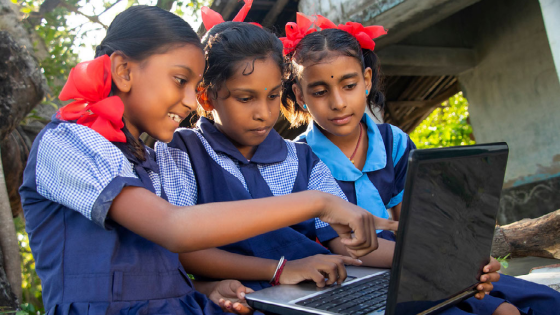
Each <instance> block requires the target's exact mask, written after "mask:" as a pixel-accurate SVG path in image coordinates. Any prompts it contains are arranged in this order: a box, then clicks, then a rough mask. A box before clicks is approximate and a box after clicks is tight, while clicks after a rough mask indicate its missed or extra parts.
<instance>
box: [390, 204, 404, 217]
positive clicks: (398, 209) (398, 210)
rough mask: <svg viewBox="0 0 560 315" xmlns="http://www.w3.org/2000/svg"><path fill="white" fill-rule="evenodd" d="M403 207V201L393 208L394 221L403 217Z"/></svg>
mask: <svg viewBox="0 0 560 315" xmlns="http://www.w3.org/2000/svg"><path fill="white" fill-rule="evenodd" d="M401 208H402V202H401V203H399V204H398V205H396V206H394V207H393V208H391V216H392V217H393V221H399V219H400V218H401Z"/></svg>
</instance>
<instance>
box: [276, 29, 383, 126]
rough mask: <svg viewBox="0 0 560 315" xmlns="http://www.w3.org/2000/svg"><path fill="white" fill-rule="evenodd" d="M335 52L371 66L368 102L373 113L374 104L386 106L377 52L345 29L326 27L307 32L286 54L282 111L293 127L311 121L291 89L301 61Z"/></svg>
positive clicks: (363, 67)
mask: <svg viewBox="0 0 560 315" xmlns="http://www.w3.org/2000/svg"><path fill="white" fill-rule="evenodd" d="M335 54H338V55H341V56H348V57H352V58H355V59H356V60H357V61H358V62H359V63H360V65H361V66H362V69H363V70H365V69H366V68H368V67H369V68H371V70H372V78H371V81H372V82H371V83H372V86H371V91H369V94H368V96H367V105H368V107H369V108H370V109H371V111H372V112H374V113H375V111H374V109H375V108H376V107H378V108H380V109H383V107H384V106H385V96H384V95H383V93H382V91H381V73H380V69H379V62H378V59H377V55H376V54H375V53H374V52H373V51H372V50H370V49H362V48H361V46H360V44H359V43H358V41H357V40H356V38H354V37H353V36H352V35H350V34H349V33H348V32H345V31H342V30H339V29H325V30H322V31H319V32H314V33H311V34H308V35H306V36H305V37H304V38H303V39H302V40H301V41H300V42H299V43H298V44H297V46H296V48H295V50H294V51H293V52H292V53H290V54H289V55H288V56H287V57H286V58H287V59H288V66H287V68H286V73H285V80H284V83H283V85H284V86H283V91H282V113H283V114H284V116H286V118H287V119H288V120H289V121H290V123H291V124H292V127H297V126H301V125H302V124H307V123H308V122H310V121H311V115H310V114H309V113H308V112H306V111H304V110H303V109H301V108H300V107H299V106H298V105H297V100H296V95H295V94H294V92H293V90H292V85H293V84H298V80H299V79H300V78H301V67H300V65H302V64H304V63H306V62H312V63H319V62H321V61H323V60H325V59H326V58H330V57H333V55H335Z"/></svg>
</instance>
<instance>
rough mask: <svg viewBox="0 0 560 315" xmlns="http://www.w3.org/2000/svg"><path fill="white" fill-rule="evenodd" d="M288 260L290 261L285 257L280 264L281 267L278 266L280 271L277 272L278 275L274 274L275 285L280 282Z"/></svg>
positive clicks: (273, 283)
mask: <svg viewBox="0 0 560 315" xmlns="http://www.w3.org/2000/svg"><path fill="white" fill-rule="evenodd" d="M287 261H288V260H287V259H284V261H283V262H282V264H281V265H280V268H278V271H277V272H276V275H275V276H274V282H272V283H271V284H272V285H273V286H275V285H279V284H280V275H282V271H283V270H284V266H286V262H287Z"/></svg>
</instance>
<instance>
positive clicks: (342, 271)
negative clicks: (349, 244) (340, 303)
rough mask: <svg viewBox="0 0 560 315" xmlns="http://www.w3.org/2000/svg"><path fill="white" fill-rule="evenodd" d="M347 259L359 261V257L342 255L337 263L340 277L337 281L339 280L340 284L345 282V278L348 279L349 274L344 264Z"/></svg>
mask: <svg viewBox="0 0 560 315" xmlns="http://www.w3.org/2000/svg"><path fill="white" fill-rule="evenodd" d="M345 261H357V259H352V258H350V257H344V256H340V259H338V260H337V264H336V267H337V273H338V279H337V280H336V281H337V282H338V284H341V283H342V282H344V280H346V277H347V276H348V273H347V272H346V267H345V266H344V263H345Z"/></svg>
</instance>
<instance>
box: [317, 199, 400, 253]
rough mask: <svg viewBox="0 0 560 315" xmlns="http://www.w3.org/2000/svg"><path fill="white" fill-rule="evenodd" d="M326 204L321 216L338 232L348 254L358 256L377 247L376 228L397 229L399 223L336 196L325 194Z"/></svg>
mask: <svg viewBox="0 0 560 315" xmlns="http://www.w3.org/2000/svg"><path fill="white" fill-rule="evenodd" d="M325 198H326V199H327V200H326V201H325V206H324V208H323V212H322V214H321V215H320V216H319V218H320V219H321V220H322V221H323V222H326V223H329V224H330V225H331V227H332V228H333V229H334V230H335V231H336V232H337V233H338V235H339V236H340V238H341V242H342V244H344V246H346V248H347V249H348V254H349V255H350V256H352V257H353V258H358V257H361V256H364V255H367V254H369V253H370V252H372V251H374V250H375V249H377V246H378V244H377V234H376V232H375V230H376V229H380V230H390V231H396V230H397V228H398V225H399V223H398V222H397V221H391V220H386V219H381V218H377V217H374V216H373V215H372V214H371V213H369V212H367V211H366V210H364V209H362V208H360V207H358V206H356V205H353V204H351V203H349V202H347V201H344V200H342V199H340V198H338V197H336V196H333V195H329V194H325Z"/></svg>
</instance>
